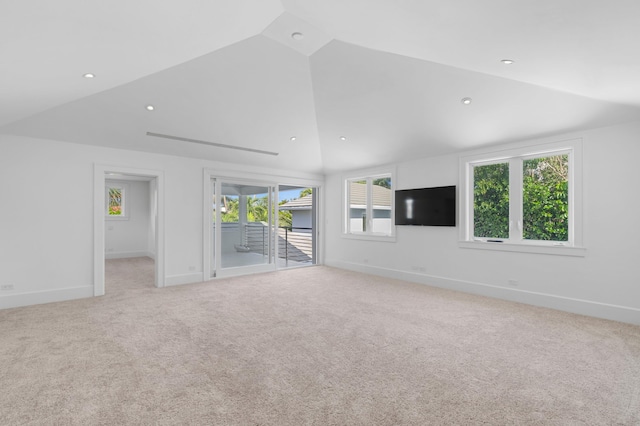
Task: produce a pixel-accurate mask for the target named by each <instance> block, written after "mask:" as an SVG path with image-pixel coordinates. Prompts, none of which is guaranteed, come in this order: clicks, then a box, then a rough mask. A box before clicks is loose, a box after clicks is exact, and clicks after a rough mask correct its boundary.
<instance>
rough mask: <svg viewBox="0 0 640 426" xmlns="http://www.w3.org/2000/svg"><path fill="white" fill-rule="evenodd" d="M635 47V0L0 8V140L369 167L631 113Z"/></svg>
mask: <svg viewBox="0 0 640 426" xmlns="http://www.w3.org/2000/svg"><path fill="white" fill-rule="evenodd" d="M293 32H300V33H302V34H303V35H304V38H303V39H302V40H294V39H293V38H292V37H291V34H292V33H293ZM638 40H640V2H638V1H637V0H616V1H615V2H604V1H601V0H519V1H513V0H485V1H482V2H479V1H477V0H451V1H446V2H444V1H441V0H398V1H389V0H350V1H345V0H322V1H314V0H282V1H278V0H215V1H205V0H183V1H181V2H175V1H171V0H138V1H136V2H98V1H94V0H59V1H56V2H51V1H48V0H31V1H29V2H15V1H14V2H12V1H5V0H0V133H8V134H18V135H25V136H32V137H39V138H45V139H54V140H63V141H70V142H75V143H83V144H92V145H102V146H110V147H116V148H125V149H132V150H139V151H148V152H159V153H166V154H172V155H182V156H188V157H196V158H208V159H212V160H219V161H230V162H237V163H244V164H252V165H260V166H265V167H275V168H281V169H291V170H300V171H308V172H331V171H336V170H344V169H352V168H360V167H367V166H372V165H377V164H384V163H389V162H394V161H402V160H406V159H411V158H416V157H426V156H432V155H439V154H444V153H450V152H455V151H459V150H462V149H468V148H473V147H477V146H482V145H487V144H495V143H500V142H507V141H514V140H522V139H527V138H532V137H537V136H546V135H553V134H558V133H564V132H568V131H573V130H580V129H587V128H593V127H599V126H605V125H610V124H615V123H620V122H624V121H631V120H639V119H640V78H638V76H639V75H640V53H639V52H640V50H639V49H637V48H636V44H637V41H638ZM505 58H508V59H513V60H515V61H516V62H515V63H514V64H513V65H503V64H502V63H501V62H500V60H501V59H505ZM87 72H91V73H94V74H95V75H96V77H95V78H93V79H85V78H83V77H82V75H83V74H84V73H87ZM464 97H471V98H473V102H472V104H471V105H468V106H465V105H463V104H462V103H461V102H460V100H461V99H462V98H464ZM148 104H153V105H154V106H155V110H154V111H152V112H149V111H147V110H146V109H145V106H146V105H148ZM147 132H152V133H160V134H166V135H172V136H176V137H179V138H187V139H195V140H199V141H208V142H212V143H215V144H223V145H230V146H237V147H242V148H250V149H257V150H262V151H269V152H277V153H278V155H277V156H273V155H263V154H260V153H256V152H250V151H237V150H232V149H228V148H225V147H220V146H210V145H205V144H196V143H190V142H185V141H178V140H172V139H166V138H156V137H151V136H147ZM292 136H295V137H296V140H295V141H292V140H291V137H292ZM341 136H344V137H346V140H345V141H343V140H341V139H340V137H341Z"/></svg>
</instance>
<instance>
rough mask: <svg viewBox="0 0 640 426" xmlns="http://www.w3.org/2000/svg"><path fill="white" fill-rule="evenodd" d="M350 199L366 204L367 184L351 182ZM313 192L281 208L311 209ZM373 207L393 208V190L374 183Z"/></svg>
mask: <svg viewBox="0 0 640 426" xmlns="http://www.w3.org/2000/svg"><path fill="white" fill-rule="evenodd" d="M350 184H351V187H350V191H349V195H350V197H349V201H350V204H352V205H366V204H367V203H366V202H365V198H366V194H367V185H365V184H363V183H357V182H350ZM312 198H313V196H312V195H311V194H309V195H305V196H304V197H302V198H297V199H295V200H291V201H287V202H286V203H284V204H282V205H281V206H280V210H309V209H311V205H312V203H313V199H312ZM373 207H374V208H382V209H384V208H391V190H390V189H389V188H385V187H384V186H378V185H373Z"/></svg>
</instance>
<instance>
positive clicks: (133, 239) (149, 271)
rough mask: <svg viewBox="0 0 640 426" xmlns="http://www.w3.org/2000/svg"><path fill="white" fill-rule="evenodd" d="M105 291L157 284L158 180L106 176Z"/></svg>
mask: <svg viewBox="0 0 640 426" xmlns="http://www.w3.org/2000/svg"><path fill="white" fill-rule="evenodd" d="M105 197H106V198H105V216H104V220H105V292H107V293H110V292H111V291H117V292H120V291H128V290H135V289H144V288H149V287H155V283H156V277H155V258H156V239H157V210H158V209H157V180H156V178H154V177H150V176H136V175H127V174H119V173H107V174H106V175H105Z"/></svg>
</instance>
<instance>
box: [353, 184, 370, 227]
mask: <svg viewBox="0 0 640 426" xmlns="http://www.w3.org/2000/svg"><path fill="white" fill-rule="evenodd" d="M366 230H367V181H366V180H354V181H349V231H350V232H365V231H366Z"/></svg>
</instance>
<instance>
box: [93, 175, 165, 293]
mask: <svg viewBox="0 0 640 426" xmlns="http://www.w3.org/2000/svg"><path fill="white" fill-rule="evenodd" d="M93 171H94V173H93V295H94V296H103V295H104V293H105V285H104V282H105V276H104V274H105V267H104V262H105V212H106V199H105V195H104V191H105V181H106V175H107V174H108V173H115V174H119V175H131V176H143V177H148V178H151V179H152V180H155V181H156V190H157V197H156V204H157V205H156V209H157V210H156V211H157V215H158V223H157V225H156V250H155V257H156V258H155V286H156V287H158V288H161V287H164V286H165V246H164V172H162V171H160V170H151V169H138V168H132V167H121V166H114V165H108V164H98V163H96V164H94V169H93Z"/></svg>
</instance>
